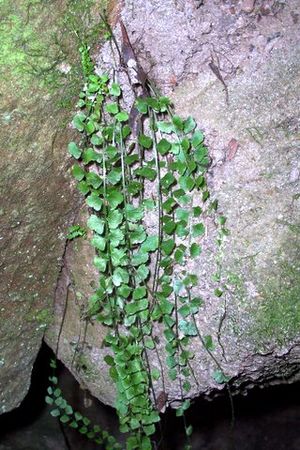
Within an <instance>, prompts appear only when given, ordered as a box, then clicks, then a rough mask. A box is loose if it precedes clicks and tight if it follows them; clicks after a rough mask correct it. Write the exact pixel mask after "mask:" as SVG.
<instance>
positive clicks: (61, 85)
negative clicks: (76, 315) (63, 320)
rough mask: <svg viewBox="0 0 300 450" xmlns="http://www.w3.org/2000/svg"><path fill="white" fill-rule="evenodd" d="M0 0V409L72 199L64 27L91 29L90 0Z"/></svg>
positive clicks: (41, 314)
mask: <svg viewBox="0 0 300 450" xmlns="http://www.w3.org/2000/svg"><path fill="white" fill-rule="evenodd" d="M0 3H1V4H0V16H1V24H0V38H1V49H0V59H1V63H0V96H1V106H0V124H1V128H0V155H1V162H0V165H1V169H0V170H1V171H0V198H1V200H0V248H1V262H0V266H1V280H0V315H1V324H0V413H1V412H6V411H9V410H10V409H12V408H14V407H16V406H18V405H19V404H20V402H21V401H22V399H23V398H24V396H25V394H26V392H27V390H28V387H29V384H30V375H31V369H32V365H33V362H34V360H35V358H36V355H37V352H38V350H39V348H40V344H41V340H42V337H43V334H44V331H45V327H46V326H47V324H48V323H49V321H50V320H51V317H52V308H53V298H54V292H55V289H56V284H57V277H58V274H59V272H60V270H61V266H62V260H63V255H64V250H65V241H66V230H67V228H68V225H70V224H71V223H72V221H73V219H74V215H75V214H76V208H77V206H76V205H78V204H79V201H78V196H77V194H76V192H75V189H74V184H73V182H72V179H71V177H70V174H69V171H68V169H69V167H70V165H71V161H70V158H69V157H68V154H67V152H66V147H67V143H68V141H69V140H70V139H71V137H72V134H73V131H72V130H71V129H70V128H68V126H67V124H68V121H69V118H70V115H71V112H70V107H71V106H72V105H73V104H74V102H75V101H76V96H77V93H78V88H79V86H80V83H81V81H80V75H79V74H80V62H79V57H78V55H79V53H78V41H77V38H76V36H75V34H74V30H75V29H76V27H78V28H80V30H79V35H82V36H83V35H84V29H85V28H86V27H87V26H88V27H89V32H91V31H93V26H92V22H91V21H89V19H88V14H89V10H90V8H91V3H93V2H91V1H90V0H86V1H84V0H83V1H76V2H70V1H61V0H59V1H56V0H54V1H51V2H44V1H27V0H24V1H23V0H20V1H18V2H12V1H10V0H4V1H1V2H0ZM79 13H80V14H79ZM72 27H73V28H72ZM93 32H94V31H93ZM97 33H98V32H97Z"/></svg>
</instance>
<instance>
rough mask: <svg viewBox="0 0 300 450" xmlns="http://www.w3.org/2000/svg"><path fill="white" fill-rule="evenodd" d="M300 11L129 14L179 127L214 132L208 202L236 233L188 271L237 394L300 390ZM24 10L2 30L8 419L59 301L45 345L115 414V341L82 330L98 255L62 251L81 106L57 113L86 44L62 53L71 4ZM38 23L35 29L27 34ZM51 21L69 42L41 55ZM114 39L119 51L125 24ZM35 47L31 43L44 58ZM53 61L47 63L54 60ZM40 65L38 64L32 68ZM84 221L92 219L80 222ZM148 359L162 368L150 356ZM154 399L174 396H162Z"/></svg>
mask: <svg viewBox="0 0 300 450" xmlns="http://www.w3.org/2000/svg"><path fill="white" fill-rule="evenodd" d="M77 3H80V4H81V9H80V11H81V12H80V11H77V13H74V14H73V16H72V20H75V18H78V17H80V18H81V17H83V13H82V12H83V11H88V10H90V9H89V8H90V4H91V3H92V2H90V1H89V0H82V2H76V4H77ZM297 3H298V2H297V1H296V0H290V1H289V2H288V4H287V2H275V1H270V2H268V5H267V6H266V4H265V2H263V1H260V0H257V1H256V2H243V1H235V2H231V3H230V4H229V2H223V1H221V0H216V1H212V2H208V1H204V2H199V1H196V0H186V1H183V0H177V1H175V0H165V1H164V2H161V1H158V0H143V1H141V0H127V1H125V2H124V5H122V6H120V14H121V16H122V18H123V21H124V23H125V25H126V27H127V29H128V33H129V37H130V40H131V41H132V44H133V46H134V48H135V50H136V54H137V56H138V58H139V61H140V63H141V65H142V66H143V68H144V69H145V71H146V72H147V73H148V74H149V77H150V78H151V79H153V80H154V82H155V83H156V85H157V86H158V87H159V88H160V89H161V91H162V92H163V93H166V94H170V95H171V96H172V98H173V101H174V104H175V107H176V111H177V113H178V114H180V115H182V116H185V115H186V116H187V115H193V116H194V117H195V119H196V120H197V123H198V125H199V127H200V128H202V129H203V130H204V131H205V135H206V142H207V145H208V147H209V150H210V154H211V158H212V165H211V169H210V171H209V185H210V191H211V195H212V197H213V198H217V199H218V200H219V209H220V211H222V213H223V214H224V215H225V216H226V217H227V224H228V228H229V229H230V233H231V234H230V236H228V238H227V241H226V245H225V247H224V248H223V251H222V254H217V253H216V252H217V251H216V247H215V245H214V241H215V238H216V233H217V231H216V229H215V227H214V224H213V222H212V221H210V220H209V219H207V223H206V228H207V230H208V233H207V236H206V237H205V239H203V242H201V245H202V247H203V252H202V254H201V257H200V258H199V260H197V261H196V263H195V264H194V266H193V263H192V262H190V263H189V266H188V270H191V271H195V269H197V272H198V274H199V278H200V285H199V294H200V295H201V296H202V297H203V298H204V299H205V306H204V307H203V308H202V310H201V314H199V317H197V321H198V326H199V328H200V329H201V332H202V334H203V335H211V336H212V338H213V342H214V345H215V350H214V355H215V357H216V358H217V359H218V361H220V363H221V365H222V368H223V369H224V371H225V373H226V374H227V375H228V376H229V377H231V380H232V382H231V383H232V388H233V390H234V389H235V390H243V389H247V388H249V387H251V386H252V385H253V384H262V385H263V384H267V383H276V382H291V381H293V380H295V379H298V378H299V356H300V350H299V336H300V333H299V328H300V301H299V297H300V295H299V294H300V292H299V285H300V284H299V281H300V280H299V279H300V275H299V270H300V269H299V261H298V259H299V202H300V189H299V178H300V167H299V158H297V152H298V153H299V144H300V131H299V119H298V118H299V95H298V93H299V84H300V80H299V73H300V72H299V66H300V51H299V48H300V37H299V20H300V18H299V14H298V13H297ZM74 4H75V3H74ZM18 5H19V6H18V8H19V9H18V11H17V19H16V16H15V15H14V16H11V10H13V9H12V2H11V1H10V0H6V1H4V2H2V4H1V8H3V9H4V11H3V14H2V11H1V16H3V17H7V18H8V20H7V21H4V22H1V25H0V26H1V28H0V33H1V36H2V35H3V39H2V43H3V42H4V43H5V45H3V46H2V51H3V52H4V53H3V55H2V56H3V58H2V59H4V61H5V63H6V66H2V67H3V68H4V70H2V68H1V70H2V73H1V76H2V78H1V95H2V97H3V98H4V102H3V104H2V105H1V121H2V129H1V156H2V158H1V164H2V168H1V169H2V170H1V186H0V190H1V209H0V227H1V240H0V245H1V269H2V273H3V276H2V278H1V307H0V308H1V309H0V310H1V330H0V352H1V353H0V355H1V356H0V366H1V378H0V381H1V389H0V392H1V394H0V395H1V397H0V400H1V412H5V411H8V410H10V409H12V408H14V407H16V406H17V405H18V404H19V403H20V401H21V400H22V398H23V397H24V396H25V394H26V391H27V389H28V385H29V382H30V373H31V368H32V364H33V361H34V359H35V357H36V353H37V351H38V349H39V346H40V342H41V339H42V336H43V333H44V330H45V327H46V325H47V324H48V323H49V321H50V320H51V316H52V311H51V308H52V302H53V298H55V316H54V319H53V321H52V322H51V324H50V325H49V327H48V330H47V333H46V342H47V343H48V344H49V345H50V346H51V347H52V348H53V349H56V347H57V344H59V345H58V347H59V348H58V355H59V358H60V359H61V360H62V361H63V362H64V363H65V365H66V366H67V367H69V368H70V370H71V371H72V373H73V374H74V375H75V377H76V378H77V379H78V380H79V381H80V383H81V384H82V385H83V386H84V387H86V388H88V389H89V390H90V391H91V392H92V393H93V394H94V395H95V396H96V397H97V398H99V399H100V400H102V401H103V402H105V403H108V404H113V402H114V387H113V384H112V383H111V380H110V379H109V377H108V374H107V366H106V364H105V363H104V362H103V357H104V354H105V352H104V349H103V348H102V341H103V337H104V335H105V334H106V330H104V329H103V328H101V327H100V326H99V324H96V323H90V322H85V321H84V320H83V319H84V313H85V308H86V305H87V299H88V297H89V295H90V294H91V293H92V292H93V289H94V287H95V286H96V285H97V274H96V272H95V270H94V268H93V266H92V258H93V250H92V248H91V246H90V245H89V244H88V241H87V240H84V239H83V240H81V241H80V240H79V241H78V242H74V243H71V244H70V245H68V246H67V247H66V245H65V232H66V228H67V226H68V225H69V224H70V223H71V222H72V221H73V218H74V216H75V214H76V212H77V209H78V205H80V200H79V199H78V196H76V194H75V192H74V188H73V182H72V181H71V179H70V177H69V175H68V174H67V169H68V167H69V165H70V159H69V158H68V155H67V152H66V143H67V142H68V141H69V139H70V138H71V133H72V131H71V130H69V129H68V128H67V127H65V126H64V127H61V124H62V123H64V125H65V124H66V122H67V121H68V120H66V115H65V112H64V111H63V110H62V106H66V104H67V103H70V99H72V98H73V94H74V92H72V93H70V95H69V96H68V97H66V98H65V101H64V102H63V105H62V103H60V105H57V104H56V100H57V95H58V94H57V93H58V92H59V93H60V94H59V95H60V96H61V92H62V91H61V90H58V91H57V88H56V87H57V85H58V86H59V87H61V86H63V87H65V88H66V87H67V86H69V85H70V83H71V81H72V80H73V81H74V78H75V79H77V80H78V75H77V73H76V72H75V69H74V67H75V66H74V65H73V66H72V63H73V62H74V59H73V56H72V57H71V56H70V58H69V57H68V56H67V55H69V53H68V52H69V51H70V55H73V53H72V52H73V50H74V48H75V43H74V42H73V43H72V41H67V42H64V41H63V42H64V45H63V46H62V47H61V49H62V50H61V49H60V50H61V51H60V50H59V48H58V47H57V46H56V44H57V42H61V39H62V37H63V36H65V34H66V29H65V28H64V27H65V26H66V24H70V23H73V22H72V20H71V19H70V17H69V19H68V20H66V21H65V20H63V21H61V18H65V17H66V16H65V14H66V11H68V12H70V11H69V8H67V9H64V8H66V5H67V6H70V4H69V3H68V2H62V1H54V2H51V4H49V5H47V8H44V6H43V2H41V3H40V4H39V3H37V4H36V5H33V4H32V2H29V1H20V2H18ZM36 8H41V9H38V10H36ZM48 8H52V9H53V10H52V9H51V11H52V14H50V13H49V9H48ZM145 17H146V18H147V21H145ZM18 18H19V19H18ZM46 18H49V23H48V22H47V24H48V26H47V27H45V20H46ZM31 23H33V24H35V25H34V26H33V29H30V30H29V29H27V28H26V27H28V24H31ZM41 23H43V27H44V29H45V39H46V37H49V36H53V34H51V33H50V30H51V29H54V31H56V32H58V31H59V30H63V31H62V33H61V34H59V35H58V36H59V39H58V40H57V39H56V41H55V42H56V44H55V45H54V46H51V45H50V42H49V41H47V40H46V41H43V39H42V42H44V44H43V45H44V47H43V48H38V49H37V47H36V43H37V42H40V41H41ZM88 23H89V21H88V20H87V21H85V22H84V23H82V24H81V25H80V26H82V29H83V27H84V26H85V27H86V26H88ZM24 26H25V28H26V30H27V31H28V33H26V35H23V34H22V30H23V28H24ZM7 27H8V28H7ZM51 27H53V28H51ZM9 30H13V33H16V36H15V35H14V34H13V36H11V35H10V33H9V32H8V31H9ZM115 33H116V38H117V39H119V38H120V30H119V27H118V25H116V29H115ZM28 36H29V37H30V39H33V42H35V44H34V45H33V46H32V47H30V46H29V43H30V42H32V41H30V40H29V41H27V40H26V39H27V38H28ZM10 38H11V39H10ZM15 42H18V43H19V44H20V45H19V47H18V48H20V49H21V50H20V51H19V52H17V54H14V53H13V52H12V50H11V49H12V46H13V44H15ZM28 46H29V47H28ZM24 49H25V50H26V52H25V53H24ZM45 49H47V54H48V55H50V56H51V64H50V65H49V64H47V62H48V61H45V59H43V54H45ZM48 49H49V51H48ZM33 50H34V51H33ZM43 52H44V53H43ZM33 54H34V55H39V59H38V60H32V59H28V58H29V56H30V55H31V56H30V58H31V57H32V55H33ZM50 56H49V57H50ZM98 59H99V65H100V66H101V67H103V66H104V65H105V66H106V67H107V66H109V65H110V64H111V61H112V58H111V54H110V50H109V45H108V44H107V45H106V46H104V48H103V50H101V53H100V54H99V58H98ZM103 62H105V64H104V63H103ZM76 64H77V65H78V61H77V62H76ZM72 67H73V68H72ZM12 69H13V70H12ZM37 69H40V70H37ZM99 70H100V69H99ZM59 74H60V75H59ZM69 74H70V75H69ZM58 75H59V76H58ZM72 75H74V78H71V76H72ZM120 76H121V75H120ZM20 80H21V81H20ZM52 83H53V84H52ZM71 84H72V83H71ZM72 86H74V85H72ZM63 90H64V89H63ZM75 90H76V88H75ZM54 94H55V96H54V97H53V95H54ZM53 99H55V101H54V100H53ZM67 114H68V117H69V116H70V114H69V113H67ZM8 152H9V153H8ZM7 154H9V157H7V156H6V155H7ZM85 218H86V212H85V211H84V209H82V211H81V212H80V214H79V215H78V218H77V219H76V223H77V222H79V223H80V222H82V223H84V221H85ZM216 259H218V260H221V261H222V274H223V283H224V284H225V285H226V289H225V293H224V295H223V296H221V297H220V298H219V297H217V296H215V295H214V294H213V292H214V289H215V287H216V286H215V284H214V282H213V281H212V280H211V274H212V273H213V272H214V271H215V266H216ZM59 273H60V277H59V281H58V282H57V277H58V275H59ZM163 345H164V344H163V342H162V343H161V348H162V349H163ZM193 350H194V351H195V354H196V357H195V359H194V360H193V367H194V371H195V373H196V374H197V383H194V384H193V386H192V392H191V395H193V396H196V395H209V396H212V395H215V394H216V393H218V391H219V390H220V389H221V387H220V385H218V384H217V383H216V382H215V381H214V379H213V377H212V374H213V372H214V370H215V369H216V366H215V363H214V361H213V360H212V359H211V358H210V357H209V356H208V355H207V353H206V352H205V351H204V349H203V348H202V346H200V345H199V344H197V343H195V345H194V348H193ZM151 361H153V364H154V365H156V360H155V357H154V355H151ZM155 388H156V390H157V392H158V393H159V392H160V391H161V390H162V387H161V386H160V385H159V383H157V384H156V386H155ZM166 393H167V394H168V401H169V403H170V404H171V405H172V404H173V405H176V402H177V400H178V399H179V398H180V389H179V386H178V385H177V383H176V382H170V381H166Z"/></svg>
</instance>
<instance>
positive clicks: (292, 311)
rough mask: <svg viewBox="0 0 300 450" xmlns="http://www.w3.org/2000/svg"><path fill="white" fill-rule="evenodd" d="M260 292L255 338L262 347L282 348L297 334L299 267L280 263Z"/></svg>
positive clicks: (298, 319)
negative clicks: (270, 345) (279, 270)
mask: <svg viewBox="0 0 300 450" xmlns="http://www.w3.org/2000/svg"><path fill="white" fill-rule="evenodd" d="M280 269H281V273H280V274H279V275H277V276H273V277H271V278H270V279H269V281H268V282H267V283H266V284H265V286H264V287H263V289H262V291H261V297H262V300H261V304H260V306H259V307H258V309H257V311H256V313H255V315H254V319H255V329H254V332H255V335H256V337H257V339H258V340H259V342H260V343H261V344H262V345H264V344H268V343H272V342H275V343H277V344H279V345H284V344H286V343H287V342H288V341H290V340H292V339H294V338H295V337H296V336H297V335H299V334H300V267H299V266H297V265H293V264H290V263H286V264H284V263H282V264H281V266H280Z"/></svg>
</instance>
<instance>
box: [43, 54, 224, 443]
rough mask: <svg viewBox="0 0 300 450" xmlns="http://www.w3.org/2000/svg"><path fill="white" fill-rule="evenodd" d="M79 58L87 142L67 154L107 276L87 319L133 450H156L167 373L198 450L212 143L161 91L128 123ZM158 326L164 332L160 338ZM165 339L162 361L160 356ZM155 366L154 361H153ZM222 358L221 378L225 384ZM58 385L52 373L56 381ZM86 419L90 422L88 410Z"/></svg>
mask: <svg viewBox="0 0 300 450" xmlns="http://www.w3.org/2000/svg"><path fill="white" fill-rule="evenodd" d="M81 53H82V58H83V64H84V74H85V85H84V88H83V90H82V92H81V93H80V99H79V102H78V108H79V112H78V113H77V114H76V115H75V117H74V118H73V122H72V123H73V126H74V127H75V128H76V129H77V130H78V131H79V132H80V133H81V141H80V143H79V144H76V143H75V142H71V143H70V144H69V147H68V149H69V153H70V154H71V155H72V157H73V158H75V159H76V160H77V163H76V164H75V165H74V166H73V168H72V172H73V176H74V177H75V179H76V180H77V182H78V189H79V190H80V192H81V193H82V194H83V195H84V196H85V200H86V204H87V206H88V208H89V211H90V215H89V218H88V221H87V227H88V228H89V229H90V230H91V233H90V234H91V236H92V237H91V245H92V246H93V247H94V249H95V257H94V265H95V267H96V268H97V270H98V271H99V275H100V276H99V286H98V287H97V289H96V291H95V292H94V294H93V295H92V297H91V298H90V301H89V305H88V314H89V316H90V317H91V318H93V319H94V320H97V321H99V322H100V323H101V324H103V325H104V326H106V327H108V333H107V335H106V338H105V345H106V346H107V349H108V351H107V355H106V356H105V361H106V363H107V364H108V366H109V373H110V376H111V378H112V380H113V381H114V383H115V386H116V392H117V395H116V405H115V406H116V409H117V412H118V416H119V421H120V429H121V431H122V432H128V433H129V437H128V438H127V441H126V448H127V450H132V449H142V450H148V449H151V448H153V442H152V439H153V435H154V433H155V431H156V424H157V423H158V422H159V421H160V416H159V411H160V410H161V409H163V406H164V404H163V405H161V404H160V403H161V398H160V399H159V398H157V397H156V394H155V390H154V385H155V383H160V385H161V386H162V388H163V389H164V387H165V379H166V377H167V378H168V379H171V380H172V381H173V382H174V383H178V387H179V392H180V393H181V398H182V404H181V406H180V408H179V409H177V416H182V417H183V420H184V427H185V431H186V435H187V445H186V449H190V448H191V446H190V444H189V436H190V435H191V433H192V427H191V426H188V424H187V423H186V419H185V411H186V410H187V409H188V407H189V405H190V401H189V400H184V399H185V398H187V397H188V393H189V391H190V389H191V384H192V382H193V383H196V384H198V381H197V377H196V375H195V373H194V371H193V367H192V360H193V358H194V354H193V353H192V352H191V350H190V348H189V344H190V340H191V339H200V341H201V343H202V344H203V345H204V347H205V349H206V350H207V351H208V352H209V354H211V355H212V351H213V344H212V339H211V336H204V337H203V336H202V335H201V333H200V331H199V328H198V325H197V320H196V317H197V314H198V312H199V309H200V308H201V306H202V303H203V302H202V299H201V298H200V297H198V296H196V295H194V293H193V291H194V287H195V286H197V284H198V278H197V275H196V274H193V273H190V272H189V271H187V270H186V264H187V261H188V260H190V259H194V258H198V257H199V255H200V254H201V246H200V244H199V242H200V241H201V238H202V237H203V236H204V235H205V226H204V223H203V217H204V216H205V215H207V214H209V211H210V213H211V214H215V210H216V208H217V203H216V201H214V202H211V201H210V194H209V190H208V187H207V183H206V179H205V172H206V170H207V167H208V164H209V158H208V151H207V148H206V146H205V145H204V136H203V133H202V132H201V131H200V130H198V129H197V126H196V123H195V121H194V119H193V118H192V117H188V118H187V119H185V120H183V119H182V118H180V117H179V116H177V115H175V114H174V113H173V112H172V108H171V104H170V100H169V99H168V98H167V97H163V96H160V95H158V94H157V93H156V90H155V89H154V88H153V87H152V86H149V92H151V95H149V96H148V97H146V96H142V97H138V98H137V99H136V102H135V106H134V108H135V109H134V112H135V114H133V115H134V117H135V124H134V125H132V124H131V125H129V124H130V123H131V122H132V120H131V117H129V114H128V112H127V111H125V110H124V109H123V108H122V89H121V86H120V85H119V83H117V82H116V80H111V79H109V77H108V76H107V75H105V74H104V75H97V74H96V73H95V72H94V69H93V66H92V64H91V61H90V58H89V54H88V49H87V48H82V50H81ZM137 130H138V131H137ZM147 215H149V217H150V216H151V217H152V221H151V227H149V226H148V227H147V225H146V224H147V221H146V220H145V219H146V217H147ZM219 223H221V228H220V230H219V239H218V244H219V245H220V246H221V243H222V236H224V235H225V234H226V233H227V230H226V229H225V226H224V224H225V220H221V221H219ZM218 295H219V296H221V295H222V289H221V288H219V289H218ZM158 329H160V330H163V331H162V334H161V336H160V338H158V336H157V335H156V333H157V330H158ZM161 339H164V347H165V351H166V361H165V362H163V361H162V359H161V356H160V353H161V352H159V351H158V344H159V343H160V340H161ZM152 355H154V357H155V358H154V357H152ZM153 359H155V360H156V361H157V365H154V364H153V363H152V364H150V361H153ZM213 359H214V361H215V362H216V372H215V375H216V379H217V380H218V382H220V383H224V382H226V381H227V378H226V376H225V375H224V373H223V371H222V369H221V367H220V365H219V364H218V362H217V360H216V359H215V358H214V357H213ZM165 367H166V368H167V371H166V373H164V368H165ZM56 382H57V379H56V377H55V376H53V377H52V383H54V384H55V383H56ZM48 393H49V395H48V400H47V401H48V403H51V404H52V403H55V404H56V406H58V408H56V409H55V410H54V413H53V415H57V416H58V415H59V416H60V419H61V420H62V421H63V422H64V423H68V424H69V425H70V426H73V427H74V428H77V427H79V431H80V429H81V432H83V434H87V436H88V437H90V438H93V439H98V441H96V442H99V443H100V440H101V443H102V444H103V445H104V448H106V449H108V450H109V449H117V448H122V447H121V446H120V444H118V443H117V442H116V441H115V440H114V438H113V437H111V436H108V434H105V435H104V436H103V432H100V430H99V429H98V428H97V430H93V429H91V430H89V429H88V425H89V422H88V423H85V422H84V421H83V422H82V424H81V426H79V425H78V423H77V420H76V417H75V420H74V417H73V416H74V412H73V410H72V408H71V407H70V406H69V405H68V404H64V400H59V402H63V406H64V408H65V412H66V413H65V412H64V411H62V410H61V408H59V407H61V404H60V405H57V398H60V394H61V393H60V391H59V390H57V387H56V386H52V387H50V390H49V392H48ZM166 402H167V397H165V402H164V403H166ZM66 410H67V411H66ZM77 418H79V419H80V420H83V418H82V416H81V415H80V414H79V413H77ZM86 420H88V419H86ZM96 432H97V433H98V434H97V433H96ZM99 433H100V435H99ZM101 433H102V434H101ZM104 433H105V432H104ZM96 434H97V437H96V438H95V436H96ZM109 439H110V441H109Z"/></svg>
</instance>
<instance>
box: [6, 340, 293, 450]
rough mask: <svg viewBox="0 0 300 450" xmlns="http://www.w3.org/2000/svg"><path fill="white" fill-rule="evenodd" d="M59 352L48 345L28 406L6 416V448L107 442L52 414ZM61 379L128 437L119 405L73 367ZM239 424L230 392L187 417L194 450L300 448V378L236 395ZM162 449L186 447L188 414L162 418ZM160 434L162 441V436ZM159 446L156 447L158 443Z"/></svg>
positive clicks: (79, 447) (198, 404)
mask: <svg viewBox="0 0 300 450" xmlns="http://www.w3.org/2000/svg"><path fill="white" fill-rule="evenodd" d="M52 357H53V353H52V352H51V351H50V350H49V348H48V347H47V346H46V345H43V347H42V349H41V351H40V353H39V356H38V358H37V361H36V363H35V366H34V370H33V373H32V384H31V389H30V391H29V393H28V395H27V396H26V398H25V400H24V401H23V403H22V405H21V406H20V407H19V408H18V409H17V410H15V411H12V412H10V413H7V414H4V415H2V416H0V450H97V449H98V450H100V449H101V447H100V446H99V445H96V444H94V443H92V442H90V441H88V440H87V439H86V438H85V437H83V436H81V435H80V433H78V432H77V431H76V430H72V429H70V428H68V427H65V426H63V425H62V424H61V423H60V422H59V421H58V420H57V419H55V418H53V417H52V416H51V415H50V410H51V407H49V406H48V405H46V404H45V401H44V397H45V393H46V389H47V386H48V384H49V382H48V377H49V375H50V369H49V361H50V359H51V358H52ZM58 372H59V380H60V381H59V384H60V387H61V389H62V391H63V393H64V396H65V397H66V399H67V400H68V401H69V402H70V404H71V405H72V406H73V408H74V409H75V410H78V411H80V412H81V413H82V414H83V415H85V416H87V417H88V418H89V419H90V420H91V421H92V423H95V424H99V425H100V426H101V427H103V428H104V429H107V430H108V431H110V432H111V433H112V434H114V435H115V436H116V437H117V438H118V439H120V440H121V439H122V437H121V434H120V433H119V431H118V420H117V417H116V414H115V412H114V410H113V408H110V407H108V406H105V405H102V404H101V403H100V402H99V401H97V400H95V399H94V398H93V397H92V396H91V395H90V394H89V393H88V391H87V390H85V389H83V388H82V387H81V386H80V385H79V384H78V383H77V381H76V380H75V379H74V377H73V376H72V375H71V374H70V372H69V371H68V370H67V369H65V368H64V367H62V366H60V367H59V368H58ZM234 405H235V426H234V429H233V430H232V429H231V426H230V421H231V410H230V402H229V398H228V396H227V395H226V394H224V396H222V397H219V398H216V399H215V400H214V401H211V402H208V401H205V400H196V401H195V402H194V403H193V405H192V407H191V408H190V410H189V412H188V414H187V416H186V421H187V425H192V426H193V430H194V431H193V434H192V437H191V443H192V448H193V450H274V449H276V450H299V449H300V383H294V384H292V385H282V386H274V387H270V388H266V389H264V390H261V389H258V388H256V389H253V390H252V391H250V392H249V394H248V395H247V396H245V397H243V396H238V397H235V398H234ZM162 431H163V440H161V442H160V445H159V450H183V449H184V445H185V443H186V441H185V434H184V425H183V420H182V418H177V417H176V414H175V411H172V410H170V411H168V412H167V413H166V414H165V415H164V417H163V420H162ZM160 439H161V438H160V436H158V437H157V442H158V441H160ZM153 448H155V447H153Z"/></svg>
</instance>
